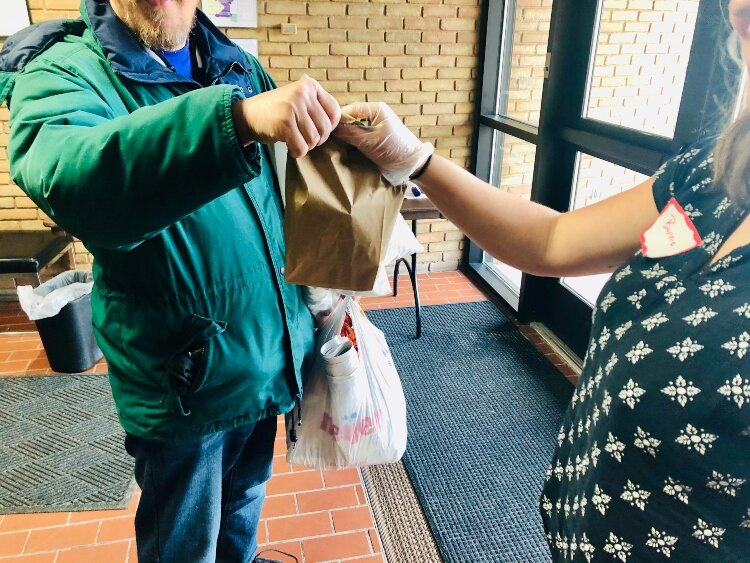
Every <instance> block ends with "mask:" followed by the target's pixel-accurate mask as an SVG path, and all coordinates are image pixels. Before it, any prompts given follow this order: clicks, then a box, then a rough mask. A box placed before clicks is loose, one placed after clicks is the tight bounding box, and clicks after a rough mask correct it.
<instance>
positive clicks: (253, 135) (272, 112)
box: [232, 76, 341, 158]
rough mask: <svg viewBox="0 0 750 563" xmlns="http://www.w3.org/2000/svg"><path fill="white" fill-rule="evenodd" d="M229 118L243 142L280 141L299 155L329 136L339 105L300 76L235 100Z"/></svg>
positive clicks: (317, 85) (310, 80) (337, 122)
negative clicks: (293, 80)
mask: <svg viewBox="0 0 750 563" xmlns="http://www.w3.org/2000/svg"><path fill="white" fill-rule="evenodd" d="M232 118H233V121H234V126H235V130H236V131H237V136H238V137H239V139H240V142H242V144H243V145H247V144H250V143H251V142H252V141H260V142H261V143H273V142H276V141H281V142H284V143H286V145H287V148H288V149H289V154H291V155H292V156H293V157H294V158H299V157H301V156H304V155H305V154H307V152H308V151H309V150H311V149H313V148H315V147H317V146H320V145H322V144H323V143H325V142H326V141H327V140H328V137H329V136H330V134H331V131H333V129H334V128H335V127H336V126H337V125H338V124H339V120H340V119H341V108H340V107H339V104H338V102H336V100H335V98H334V97H333V96H331V94H329V93H328V92H326V91H325V90H324V89H323V87H322V86H321V85H320V84H318V82H317V81H316V80H315V79H313V78H310V77H309V76H303V77H302V78H301V79H299V80H298V81H296V82H292V83H291V84H287V85H286V86H283V87H281V88H278V89H276V90H272V91H270V92H265V93H263V94H258V95H257V96H253V97H252V98H248V99H246V100H242V101H241V102H237V103H235V104H234V105H233V106H232Z"/></svg>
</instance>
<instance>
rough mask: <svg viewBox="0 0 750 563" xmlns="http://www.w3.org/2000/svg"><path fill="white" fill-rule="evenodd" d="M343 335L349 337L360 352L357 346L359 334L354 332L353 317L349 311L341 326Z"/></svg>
mask: <svg viewBox="0 0 750 563" xmlns="http://www.w3.org/2000/svg"><path fill="white" fill-rule="evenodd" d="M341 336H344V337H346V338H348V339H349V340H350V341H351V343H352V344H353V345H354V349H355V350H356V351H357V352H359V348H358V347H357V335H356V334H355V333H354V327H353V326H352V318H351V316H349V313H347V314H346V318H344V326H342V327H341Z"/></svg>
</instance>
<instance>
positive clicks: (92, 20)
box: [81, 0, 252, 83]
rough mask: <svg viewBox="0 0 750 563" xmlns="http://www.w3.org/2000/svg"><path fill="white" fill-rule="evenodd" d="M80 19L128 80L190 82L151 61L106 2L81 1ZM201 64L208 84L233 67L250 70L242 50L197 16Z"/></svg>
mask: <svg viewBox="0 0 750 563" xmlns="http://www.w3.org/2000/svg"><path fill="white" fill-rule="evenodd" d="M81 17H82V18H83V20H84V21H85V22H86V25H88V27H89V29H91V31H92V32H93V34H94V36H95V37H96V39H97V41H98V42H99V45H100V46H101V48H102V51H103V52H104V55H105V56H106V57H107V60H108V61H109V64H110V65H111V66H112V69H113V70H114V71H115V72H117V73H118V74H121V75H122V76H125V77H127V78H129V79H131V80H135V81H138V82H145V83H165V82H187V83H192V81H190V80H188V79H187V78H185V77H183V76H182V75H180V74H178V73H175V72H173V71H171V70H169V69H167V68H165V67H164V66H163V65H162V64H160V63H159V62H158V61H156V60H154V59H153V58H152V57H151V55H150V54H149V52H148V50H147V49H146V47H144V46H143V45H142V44H141V43H140V42H139V41H138V39H137V38H136V37H135V35H133V33H132V32H131V31H130V30H129V29H128V28H127V26H125V24H124V23H123V22H122V21H121V20H120V18H118V17H117V15H116V14H115V12H114V10H112V7H111V6H110V4H109V0H81ZM191 40H193V41H195V43H196V46H197V47H198V49H199V51H200V55H201V59H202V61H203V68H204V71H205V75H206V77H207V79H208V83H211V82H213V81H214V80H217V79H219V78H220V77H221V76H222V74H224V73H225V72H226V71H227V69H229V68H230V67H231V66H232V65H233V64H239V65H240V66H241V67H242V68H243V69H244V70H245V71H247V72H250V71H251V70H252V68H251V67H250V65H249V64H247V61H246V59H245V55H244V53H243V52H242V50H241V49H240V48H239V47H237V46H236V45H235V44H234V43H232V42H231V41H230V40H229V39H228V38H227V37H226V36H225V35H224V34H223V33H222V32H221V31H219V30H218V29H217V28H216V26H214V25H213V23H211V21H210V20H209V19H208V17H207V16H206V15H205V14H204V13H203V12H202V11H200V10H198V12H197V17H196V23H195V27H194V28H193V30H192V32H191Z"/></svg>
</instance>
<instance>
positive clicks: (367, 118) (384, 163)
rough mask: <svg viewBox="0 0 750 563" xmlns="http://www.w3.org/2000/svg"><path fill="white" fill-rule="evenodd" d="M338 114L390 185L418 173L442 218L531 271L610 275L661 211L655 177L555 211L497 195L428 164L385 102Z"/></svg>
mask: <svg viewBox="0 0 750 563" xmlns="http://www.w3.org/2000/svg"><path fill="white" fill-rule="evenodd" d="M342 114H343V115H346V116H347V117H346V119H342V123H341V125H339V127H338V128H337V129H336V131H335V135H336V136H337V137H339V138H340V139H343V140H344V141H347V142H349V143H351V144H352V145H354V146H355V147H356V148H358V149H359V150H360V151H362V152H363V153H364V154H365V155H366V156H367V157H368V158H369V159H370V160H372V161H373V162H374V163H375V164H376V165H377V166H378V167H379V168H380V170H381V171H382V172H383V175H384V176H385V177H386V178H387V179H388V180H389V181H390V182H391V183H392V184H394V185H397V184H401V183H404V182H406V181H407V180H408V179H409V177H410V176H412V175H415V171H417V170H420V173H419V174H418V179H417V180H415V181H416V182H417V184H418V185H419V186H420V187H421V188H422V189H423V190H424V192H425V193H426V194H427V195H428V196H429V197H430V200H431V201H432V202H433V203H434V204H435V205H436V206H437V208H438V209H440V211H441V212H442V213H443V214H444V215H445V216H446V217H447V218H448V219H450V220H451V221H453V222H454V223H455V224H456V225H457V226H458V227H459V228H460V229H461V230H462V231H463V232H464V233H466V234H467V235H468V236H469V238H471V239H472V240H474V241H475V242H476V243H477V244H479V246H481V247H482V248H484V249H485V250H487V251H488V252H489V253H490V254H491V255H492V256H494V257H495V258H498V259H500V260H502V261H503V262H507V263H508V264H510V265H512V266H515V267H516V268H519V269H521V270H524V271H526V272H529V273H532V274H536V275H541V276H580V275H587V274H600V273H605V272H611V271H613V270H614V269H615V268H616V267H617V266H618V265H620V264H621V263H622V262H624V261H625V260H626V259H627V258H628V256H630V255H632V254H633V253H634V252H635V251H636V250H637V249H638V248H639V246H640V234H641V233H642V232H643V231H644V230H645V229H646V228H647V227H648V226H649V225H651V224H652V223H653V222H654V221H655V220H656V218H657V217H658V214H659V213H658V210H657V208H656V204H655V202H654V198H653V195H652V186H653V178H652V179H649V180H647V181H646V182H643V183H642V184H639V185H638V186H635V187H634V188H632V189H630V190H628V191H626V192H623V193H622V194H619V195H616V196H613V197H610V198H608V199H606V200H604V201H601V202H599V203H596V204H594V205H590V206H588V207H584V208H581V209H577V210H575V211H571V212H568V213H559V212H557V211H554V210H552V209H550V208H548V207H544V206H543V205H539V204H536V203H530V202H528V201H526V200H524V199H520V198H518V197H516V196H513V195H510V194H507V193H505V192H502V191H500V190H498V189H497V188H494V187H492V186H490V185H489V184H487V183H485V182H483V181H481V180H479V179H478V178H476V177H475V176H473V175H471V174H470V173H468V172H466V171H465V170H463V169H462V168H460V167H458V166H456V165H455V164H453V163H452V162H450V161H449V160H447V159H445V158H442V157H440V156H437V155H434V156H433V157H432V159H431V160H429V161H427V159H428V157H430V155H431V154H432V152H433V150H434V149H433V147H432V145H430V144H427V143H422V141H420V140H419V139H418V138H417V137H416V136H415V135H414V134H413V133H412V132H411V131H409V129H408V128H407V127H406V126H405V125H404V124H403V123H402V122H401V120H400V119H399V118H398V116H397V115H396V114H395V113H393V110H391V108H389V107H388V106H387V105H386V104H383V103H379V104H366V103H362V104H352V105H349V106H346V107H345V108H342ZM352 120H356V121H358V123H351V121H352ZM425 162H428V164H427V166H426V168H423V167H424V163H425Z"/></svg>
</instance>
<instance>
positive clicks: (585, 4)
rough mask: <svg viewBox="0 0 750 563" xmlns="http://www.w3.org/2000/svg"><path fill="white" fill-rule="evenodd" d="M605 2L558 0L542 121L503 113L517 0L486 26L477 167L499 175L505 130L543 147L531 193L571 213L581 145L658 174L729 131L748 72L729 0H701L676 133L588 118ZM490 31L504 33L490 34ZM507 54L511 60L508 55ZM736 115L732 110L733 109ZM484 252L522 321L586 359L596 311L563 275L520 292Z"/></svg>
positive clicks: (494, 280) (478, 258)
mask: <svg viewBox="0 0 750 563" xmlns="http://www.w3.org/2000/svg"><path fill="white" fill-rule="evenodd" d="M604 1H605V0H574V1H572V0H555V1H554V3H553V6H552V14H551V22H550V32H549V38H548V45H547V59H546V61H547V66H546V68H545V79H544V82H543V88H544V91H543V93H542V102H541V104H542V105H541V110H540V119H539V125H538V126H535V125H533V124H530V123H525V122H522V121H518V120H516V119H512V118H510V117H508V116H505V115H501V114H500V115H499V114H497V113H496V109H497V100H498V99H499V95H498V89H499V87H500V85H501V84H502V78H501V76H500V69H504V70H505V72H506V74H507V72H508V68H509V63H510V53H511V52H512V48H511V47H509V46H508V45H507V41H508V39H507V38H509V40H510V41H512V38H513V24H514V21H515V14H516V7H517V3H516V0H484V6H483V12H482V22H481V26H480V29H481V33H480V41H481V45H480V72H479V76H478V81H477V82H478V83H477V109H476V116H475V123H476V126H475V131H474V142H473V157H472V166H473V172H474V173H475V174H476V175H477V176H478V177H479V178H481V179H483V180H485V181H488V182H489V181H490V171H491V169H492V162H493V158H495V155H496V154H502V153H498V152H496V150H495V149H496V146H495V144H494V143H493V138H494V133H495V132H496V131H499V132H502V133H505V134H506V135H511V136H514V137H518V138H520V139H522V140H524V141H527V142H529V143H532V144H534V145H535V146H536V150H537V152H536V158H535V166H534V175H533V182H532V190H531V200H532V201H535V202H538V203H541V204H543V205H547V206H549V207H551V208H553V209H556V210H558V211H567V210H568V206H569V203H570V195H571V191H572V189H573V187H574V186H573V181H574V177H575V163H576V155H577V153H578V152H583V153H586V154H590V155H591V156H594V157H596V158H599V159H602V160H606V161H608V162H612V163H614V164H617V165H619V166H623V167H625V168H629V169H632V170H634V171H636V172H640V173H641V174H646V175H649V176H650V175H653V173H654V172H655V171H656V170H657V169H658V168H659V166H661V164H662V163H663V162H664V161H666V160H667V159H669V158H671V157H672V156H674V155H676V154H679V153H680V152H682V151H683V150H684V149H685V148H686V147H687V146H689V145H690V144H692V143H694V142H696V141H697V140H699V139H700V138H704V137H706V136H710V135H715V134H717V133H719V132H720V130H721V127H722V119H720V116H727V113H726V110H723V109H722V108H727V107H733V106H732V102H733V100H735V99H736V97H737V85H738V83H739V81H740V80H741V77H742V74H741V72H740V70H739V69H738V68H734V67H733V65H729V64H725V62H724V57H725V55H724V54H723V46H724V45H725V42H726V38H727V36H728V32H729V28H728V23H727V21H728V18H727V17H726V13H725V3H726V0H724V2H723V3H722V4H719V3H718V2H716V0H700V1H699V4H698V13H697V18H696V24H695V31H694V35H693V43H692V46H691V49H690V56H689V60H688V66H687V71H686V76H685V83H684V86H683V91H682V96H681V99H680V107H679V112H678V116H677V121H676V125H675V133H674V136H673V137H672V138H671V139H670V138H666V137H662V136H659V135H654V134H650V133H645V132H643V131H638V130H635V129H630V128H627V127H624V126H619V125H614V124H610V123H606V122H602V121H597V120H595V119H592V118H587V117H583V108H584V103H585V100H586V91H587V87H588V82H587V81H588V76H589V72H590V69H591V66H592V59H593V50H594V47H595V43H594V41H595V40H596V39H597V38H598V32H599V20H600V11H601V9H602V6H603V5H604V4H603V3H604ZM488 29H493V30H497V29H499V30H501V32H500V33H488ZM503 57H504V58H505V59H503ZM727 117H728V116H727ZM483 258H484V251H483V249H481V248H480V247H479V246H478V245H477V244H476V243H474V242H473V241H469V244H468V245H467V259H468V260H467V262H468V268H469V270H470V271H472V272H474V273H475V274H476V275H477V276H478V277H479V278H480V279H481V280H483V281H484V282H486V283H487V284H488V285H489V286H490V288H491V289H492V290H493V291H494V292H495V293H496V294H497V295H498V296H499V297H501V298H502V299H503V300H504V301H505V302H506V303H508V304H509V305H510V306H511V307H512V308H514V309H516V310H517V315H518V319H519V320H520V321H522V322H532V321H537V322H542V323H544V324H546V325H547V326H548V327H549V328H550V329H551V330H552V331H553V332H554V333H555V334H556V335H557V336H558V337H559V338H560V339H561V340H562V341H563V342H565V343H566V344H567V345H568V346H569V347H570V348H571V349H572V350H573V352H575V353H576V354H578V355H580V356H582V355H583V353H584V351H585V348H586V345H587V341H588V335H589V332H590V329H591V321H590V317H591V308H590V306H589V305H587V304H586V303H584V302H583V301H581V300H579V299H578V297H576V296H574V295H573V294H572V293H570V291H569V290H567V289H565V288H564V287H563V286H562V285H561V284H560V283H559V281H560V280H559V278H542V277H538V276H532V275H529V274H524V275H523V276H522V282H521V290H520V294H519V295H515V294H514V292H513V291H512V290H511V289H510V287H509V286H507V285H506V284H504V283H503V282H502V281H501V280H500V278H499V276H497V275H496V274H495V273H494V271H493V270H491V269H490V268H489V267H487V266H486V265H485V264H484V261H483Z"/></svg>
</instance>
